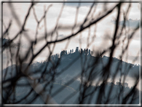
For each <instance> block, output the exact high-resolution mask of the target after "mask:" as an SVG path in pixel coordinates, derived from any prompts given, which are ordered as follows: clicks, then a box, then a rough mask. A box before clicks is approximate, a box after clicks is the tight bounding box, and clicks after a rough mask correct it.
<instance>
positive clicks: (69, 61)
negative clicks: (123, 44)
mask: <svg viewBox="0 0 142 107" xmlns="http://www.w3.org/2000/svg"><path fill="white" fill-rule="evenodd" d="M109 59H110V58H109V57H107V56H103V57H102V56H97V57H94V56H92V52H91V51H90V50H88V49H84V50H83V49H81V50H79V49H78V48H76V50H75V52H73V50H70V52H69V53H67V51H66V50H64V51H62V52H61V53H60V55H59V54H56V55H52V56H51V58H50V61H44V62H36V63H33V64H32V65H31V66H30V67H29V69H28V72H29V73H31V74H32V75H31V77H34V78H35V77H36V78H38V77H39V82H40V83H41V84H42V78H40V77H41V74H42V73H43V72H45V74H44V78H51V75H52V71H54V72H56V73H57V74H58V75H55V78H54V80H53V81H52V82H50V84H49V85H48V86H47V87H46V88H47V90H49V89H50V86H51V85H53V87H52V91H51V93H50V94H51V96H52V95H53V94H54V93H55V92H56V91H57V90H58V89H60V88H62V87H63V89H62V91H60V92H59V93H58V94H57V95H55V96H52V97H53V98H54V99H55V101H56V102H57V103H63V101H64V100H65V99H66V97H67V96H69V95H71V94H73V93H75V94H74V95H73V96H72V97H71V98H70V99H69V100H68V101H67V102H65V103H67V104H72V103H78V98H79V91H78V89H79V87H80V85H83V84H84V83H83V82H80V81H79V80H80V77H81V75H79V76H78V77H77V78H75V79H73V78H74V77H76V76H77V75H78V74H81V72H82V70H84V74H83V79H84V80H86V79H87V78H88V76H89V73H90V72H93V73H92V74H91V76H90V81H95V80H99V79H101V78H102V75H101V74H102V71H103V70H104V69H103V68H104V67H105V66H106V64H107V63H108V61H109ZM119 63H120V64H119ZM57 65H58V66H57ZM26 67H27V64H26V63H24V64H23V65H22V70H24V69H25V68H26ZM139 67H140V66H138V65H134V64H131V63H127V62H124V61H121V60H119V59H117V58H112V64H111V66H110V75H109V78H112V77H114V75H115V74H116V73H117V74H116V77H118V78H119V77H120V75H124V76H125V75H127V76H129V77H131V78H135V77H136V76H137V75H138V74H139ZM19 69H20V67H19V66H18V65H11V66H9V67H7V68H6V69H4V70H3V77H4V75H5V72H6V71H8V72H7V74H6V79H7V78H10V77H13V76H14V75H15V74H16V71H17V70H19ZM128 71H129V72H128ZM70 80H72V83H71V84H69V85H66V83H68V82H69V81H70ZM21 83H28V82H27V80H26V79H25V78H21V79H20V80H19V81H18V84H21ZM43 85H44V84H43ZM111 85H113V89H112V91H111V93H110V94H109V96H110V99H113V100H110V101H109V103H110V104H113V103H114V104H118V103H120V102H119V100H118V99H117V98H118V96H119V95H120V87H124V90H123V92H121V94H122V93H123V95H122V97H124V96H125V95H126V94H127V93H128V92H129V91H130V90H131V88H130V87H129V86H128V84H127V83H125V84H124V85H122V84H121V82H118V83H117V84H114V83H107V84H106V88H105V89H106V90H105V94H104V97H103V98H104V99H103V101H102V103H103V102H104V101H105V99H106V98H107V97H108V96H107V95H108V94H107V93H108V89H109V88H110V87H111ZM94 89H96V91H95V92H94V94H93V97H92V98H91V100H89V96H88V97H86V100H85V102H84V103H86V104H87V103H88V102H89V101H90V103H96V100H97V97H98V93H99V91H100V85H98V86H94V85H92V86H90V87H89V88H88V90H87V91H86V93H85V94H88V93H89V92H91V91H93V90H94ZM29 90H30V87H29V86H25V87H17V92H16V93H17V100H18V99H20V98H22V96H23V95H25V94H26V93H28V92H29ZM138 92H139V91H138V90H135V93H134V95H133V96H134V97H133V96H131V97H130V98H129V99H130V100H131V98H132V97H133V101H132V103H134V104H135V103H138V101H139V96H138ZM29 99H30V97H29ZM121 99H122V98H121ZM20 103H26V101H25V102H20ZM33 103H37V104H39V103H43V102H42V100H41V99H40V98H38V99H36V100H35V101H34V102H33ZM127 103H129V101H128V102H127Z"/></svg>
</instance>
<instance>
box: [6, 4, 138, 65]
mask: <svg viewBox="0 0 142 107" xmlns="http://www.w3.org/2000/svg"><path fill="white" fill-rule="evenodd" d="M50 4H52V3H38V4H36V5H35V6H34V8H35V13H36V15H37V18H38V19H40V18H41V17H42V15H43V12H44V7H46V8H47V7H48V6H49V5H50ZM107 5H108V8H111V7H112V6H114V5H115V3H108V4H107ZM127 5H128V4H127V3H126V4H125V6H123V10H124V11H126V8H127ZM13 7H14V11H15V13H16V14H17V16H18V17H19V21H20V22H21V23H23V19H24V17H25V15H26V12H27V10H28V8H29V3H13ZM61 7H62V3H54V4H52V6H51V7H50V9H49V11H48V12H47V15H46V25H47V32H49V31H51V30H52V29H54V27H55V25H56V20H57V17H58V15H59V13H60V10H61ZM139 7H140V5H139V4H138V3H132V7H131V10H130V13H129V16H128V20H129V19H132V21H133V22H132V21H130V20H129V21H127V22H128V23H129V24H130V27H128V26H127V28H130V29H133V23H137V21H139V20H140V10H139ZM88 10H89V5H85V4H83V5H82V6H81V7H80V8H79V12H78V18H77V23H80V22H82V21H83V20H84V18H85V16H86V14H87V12H88ZM102 10H103V5H102V4H101V3H100V4H97V8H96V12H95V14H94V17H96V16H98V14H99V12H101V11H102ZM75 13H76V5H75V4H72V5H68V4H67V5H65V7H64V8H63V13H62V15H61V17H60V20H59V24H62V26H67V25H73V24H74V22H75ZM115 17H116V9H115V10H114V11H113V12H112V14H110V15H108V16H107V17H106V18H104V19H103V20H101V21H100V22H99V23H98V24H97V27H96V25H95V26H94V25H93V26H92V27H91V30H90V39H89V40H90V41H91V40H92V37H93V35H94V28H95V27H96V38H95V40H94V42H93V44H92V45H91V46H90V47H89V49H91V50H93V49H94V50H98V49H99V50H100V49H102V50H103V49H106V48H108V46H110V45H111V41H110V40H109V39H107V38H106V35H109V36H110V37H112V35H113V32H114V27H115V24H114V23H113V21H114V20H115ZM3 19H4V24H5V25H6V26H7V25H8V23H9V21H10V20H12V26H11V30H10V33H9V34H10V38H13V37H14V35H15V34H16V33H17V31H19V25H17V23H16V20H13V16H12V14H11V11H10V9H9V5H8V4H6V3H4V4H3ZM120 21H123V19H122V17H121V19H120ZM36 25H37V23H36V21H35V18H34V15H33V10H31V13H30V16H29V18H28V21H27V23H26V27H25V28H26V29H27V30H28V31H27V34H28V35H30V38H31V39H34V38H35V31H36ZM42 26H44V21H42V22H41V24H40V27H41V29H39V30H38V37H39V38H40V37H41V36H43V35H44V27H42ZM134 27H135V26H134ZM69 34H71V30H70V31H69V30H62V31H61V30H60V31H59V32H58V35H59V37H58V38H59V39H60V38H63V37H65V36H67V35H69ZM54 36H55V35H54ZM124 36H125V35H124ZM87 37H88V29H86V30H85V31H83V32H82V38H81V42H82V45H81V47H82V48H86V46H87ZM79 40H80V34H79V35H77V36H75V37H73V38H72V39H71V41H70V43H69V46H68V48H67V49H68V51H69V50H70V49H74V50H75V48H76V47H77V46H78V47H79V46H80V45H79ZM16 41H17V40H15V41H14V42H15V43H16ZM21 43H23V49H22V52H23V53H24V51H25V50H26V49H27V48H26V47H28V41H27V40H26V39H25V37H24V36H22V41H21ZM45 43H46V42H45V41H42V42H40V43H39V44H38V45H37V46H36V47H35V50H36V51H37V50H38V49H39V48H40V47H42V46H43V45H44V44H45ZM125 43H127V42H125ZM65 44H66V42H62V43H58V44H57V45H56V48H55V51H54V53H53V54H56V53H60V51H62V50H63V49H65ZM94 46H95V48H94ZM121 46H122V44H120V46H119V47H118V49H117V50H116V52H115V55H114V57H118V55H119V53H120V52H121V50H122V48H121ZM139 50H140V31H138V32H137V33H136V34H135V36H134V39H132V41H131V43H130V47H129V51H128V54H129V56H130V57H129V58H128V61H127V62H132V58H133V57H135V56H136V55H137V53H138V51H139ZM36 51H35V52H36ZM46 55H47V49H45V50H44V51H43V52H42V53H41V54H40V56H39V57H38V58H37V59H36V61H41V60H44V59H45V57H46ZM106 55H107V54H106ZM136 64H139V60H137V61H136Z"/></svg>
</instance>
